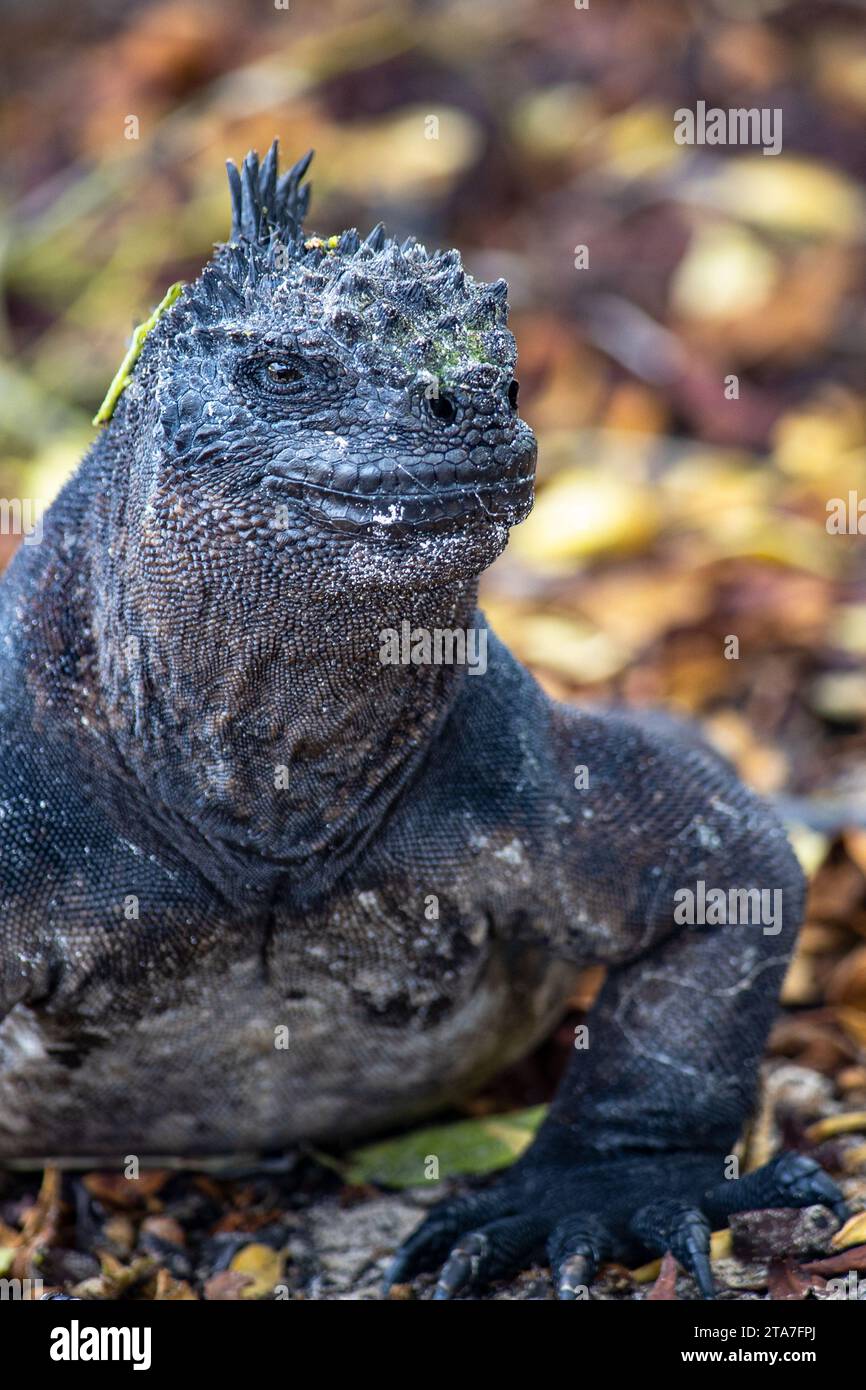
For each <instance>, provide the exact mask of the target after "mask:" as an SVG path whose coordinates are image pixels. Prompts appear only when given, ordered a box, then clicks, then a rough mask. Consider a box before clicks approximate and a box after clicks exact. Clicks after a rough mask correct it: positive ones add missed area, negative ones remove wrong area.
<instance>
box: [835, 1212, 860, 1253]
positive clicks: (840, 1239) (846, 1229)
mask: <svg viewBox="0 0 866 1390" xmlns="http://www.w3.org/2000/svg"><path fill="white" fill-rule="evenodd" d="M864 1241H866V1211H858V1212H857V1213H855V1215H854V1216H851V1217H849V1218H848V1220H847V1221H846V1222H845V1225H844V1226H843V1227H842V1229H841V1230H840V1231H837V1232H836V1234H835V1235H834V1237H833V1239H832V1240H831V1241H830V1244H831V1245H832V1246H833V1249H834V1250H847V1249H849V1247H850V1246H852V1245H861V1244H862V1243H863V1242H864ZM864 1248H866V1247H864Z"/></svg>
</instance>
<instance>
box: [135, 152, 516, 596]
mask: <svg viewBox="0 0 866 1390" xmlns="http://www.w3.org/2000/svg"><path fill="white" fill-rule="evenodd" d="M309 160H310V156H307V157H305V158H304V159H302V160H300V161H299V163H297V164H296V165H295V166H294V168H292V169H291V170H289V172H288V173H286V174H284V175H283V176H282V177H281V178H278V175H277V146H276V142H274V145H273V146H272V147H271V150H270V151H269V153H268V155H267V157H266V158H265V160H264V161H263V163H262V164H261V165H260V164H259V161H258V158H257V156H256V155H255V154H249V155H248V156H247V158H246V159H245V160H244V162H243V166H242V168H241V170H240V172H239V171H238V170H237V169H236V168H235V167H234V165H232V164H229V183H230V188H231V195H232V210H233V218H232V229H231V237H230V240H229V241H228V242H227V243H226V244H224V245H222V246H219V247H217V249H216V252H215V255H214V257H213V259H212V260H211V262H209V264H208V265H207V267H206V268H205V270H204V271H203V273H202V274H201V276H200V277H199V279H198V280H197V281H196V282H195V283H194V284H192V285H191V286H189V287H188V288H187V289H185V290H184V292H183V293H182V294H181V295H180V297H179V298H178V299H177V300H176V302H175V303H173V304H172V305H171V307H170V308H169V309H167V311H166V313H165V314H164V315H163V316H162V318H161V319H160V321H159V323H158V324H157V325H156V326H155V327H154V329H153V330H152V332H151V333H150V334H149V337H148V340H147V342H146V343H145V345H144V351H143V353H142V358H141V362H140V363H139V364H138V365H137V366H136V367H135V369H134V372H133V375H132V380H131V384H130V386H129V388H128V389H127V391H126V392H125V395H126V396H129V397H131V398H132V401H131V402H130V403H129V404H128V406H127V408H131V409H133V410H135V411H136V413H137V414H138V413H139V412H142V414H141V415H139V419H140V420H141V421H142V423H144V420H145V418H147V420H149V422H150V423H149V425H148V427H147V432H148V433H149V435H150V439H149V445H148V449H147V451H146V457H144V458H142V460H141V463H140V466H141V467H142V468H143V470H144V472H145V473H146V475H147V477H146V481H145V491H146V492H147V494H148V498H149V505H148V507H147V509H146V516H147V518H148V523H147V524H148V525H150V526H151V527H153V528H155V530H156V531H159V532H160V533H161V537H160V540H161V543H162V542H164V540H165V534H166V527H168V529H169V530H170V531H171V532H172V533H173V534H175V535H177V534H178V532H179V531H180V532H183V533H185V535H184V539H185V541H193V540H194V539H195V538H196V537H200V538H201V540H202V542H203V543H206V544H207V545H208V547H209V548H210V550H211V552H213V551H215V550H220V551H223V550H226V549H229V548H233V549H234V550H235V553H236V554H237V552H238V550H241V549H242V550H244V551H245V552H246V558H249V554H248V552H249V547H250V545H255V546H257V547H259V549H260V550H261V551H267V552H269V553H271V552H277V553H279V555H280V556H281V557H282V562H283V563H284V564H287V565H289V566H291V567H294V566H295V565H302V566H306V567H307V568H309V564H310V561H311V558H312V557H313V556H315V565H316V571H317V574H318V576H319V578H320V582H321V583H322V584H323V585H325V584H328V585H330V584H336V585H340V584H345V583H347V582H360V581H361V580H363V578H364V576H368V577H369V578H371V579H372V578H374V577H375V579H376V581H377V582H378V583H380V584H381V583H388V582H391V581H392V580H393V582H396V583H399V582H401V581H402V582H407V581H409V582H423V583H436V582H450V581H453V580H454V579H455V578H457V577H460V576H461V575H470V574H472V575H475V574H478V573H480V571H481V570H482V569H483V568H484V567H485V566H486V565H488V564H489V563H490V562H491V560H492V559H494V558H495V556H496V555H497V554H498V553H499V552H500V551H501V550H502V548H503V546H504V544H505V541H506V538H507V532H508V528H509V527H510V526H511V525H513V524H514V523H515V522H518V521H521V520H523V518H524V517H525V516H526V514H527V512H528V511H529V508H530V506H531V503H532V493H533V478H534V468H535V455H536V447H535V440H534V437H533V434H532V432H531V430H530V429H529V428H528V426H527V425H525V424H524V423H523V421H522V420H520V418H519V417H518V415H517V382H516V381H515V379H514V363H515V344H514V339H513V337H512V335H511V334H510V333H509V332H508V330H507V328H506V326H505V321H506V290H507V287H506V284H505V281H504V280H498V281H496V282H495V283H494V284H481V283H478V282H476V281H474V280H473V279H472V278H471V277H470V276H469V275H467V274H466V272H465V271H464V270H463V268H462V266H461V262H460V256H459V254H458V252H456V251H447V252H445V253H439V252H437V253H435V254H431V253H428V252H427V251H426V250H425V248H424V247H423V246H421V245H419V244H418V243H416V242H415V241H414V240H413V239H412V238H409V239H408V240H407V241H404V242H403V243H402V244H399V245H398V243H397V242H396V241H394V240H391V239H389V238H387V237H386V235H385V232H384V230H383V228H382V226H381V225H380V226H377V227H376V228H374V230H373V231H372V232H371V233H370V234H369V236H368V237H367V238H366V239H365V240H362V239H361V237H360V236H359V235H358V233H357V232H356V231H354V230H352V231H346V232H343V233H342V234H341V235H339V236H331V237H328V238H324V239H323V238H321V237H317V236H311V235H308V234H306V233H305V232H304V230H303V225H302V224H303V217H304V213H305V211H306V205H307V201H308V193H309V185H304V186H302V184H301V180H302V179H303V176H304V174H305V173H306V170H307V166H308V164H309Z"/></svg>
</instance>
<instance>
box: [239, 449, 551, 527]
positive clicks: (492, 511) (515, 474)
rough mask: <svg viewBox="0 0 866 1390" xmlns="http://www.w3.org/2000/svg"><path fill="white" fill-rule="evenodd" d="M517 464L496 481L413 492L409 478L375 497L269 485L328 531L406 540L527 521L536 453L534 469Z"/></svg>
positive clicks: (295, 484) (283, 479)
mask: <svg viewBox="0 0 866 1390" xmlns="http://www.w3.org/2000/svg"><path fill="white" fill-rule="evenodd" d="M518 463H519V461H516V462H515V464H514V465H513V466H509V468H508V470H507V474H506V475H505V476H503V477H500V478H499V479H497V480H495V481H479V482H478V483H475V484H471V485H464V486H454V485H452V486H450V487H440V488H435V489H431V488H429V487H427V488H425V487H423V486H421V485H419V484H416V486H415V487H414V488H412V487H411V486H410V484H411V481H412V480H411V479H406V478H404V479H402V482H403V483H404V484H405V486H400V487H397V486H395V487H393V488H390V489H383V490H382V491H381V492H377V493H373V494H361V493H358V492H348V491H342V490H340V489H337V488H332V487H327V486H325V485H323V484H320V483H317V482H314V481H312V480H311V479H309V478H304V479H301V478H293V477H290V476H283V475H281V474H272V475H270V476H269V477H268V478H267V479H266V482H267V483H268V484H269V485H270V486H271V487H272V488H273V489H274V491H275V492H277V493H279V494H282V495H284V496H287V497H291V498H294V499H296V500H297V501H299V502H300V503H302V504H303V506H304V507H305V508H306V509H307V510H308V511H310V512H312V513H313V514H314V515H315V516H316V518H317V520H318V521H319V522H320V523H321V524H323V525H324V526H326V527H327V528H329V529H333V530H336V531H346V532H351V533H354V534H357V535H371V536H376V537H383V536H384V537H385V538H387V537H388V536H391V537H392V538H394V539H401V540H402V539H406V538H408V537H411V536H412V535H413V534H415V533H416V532H420V533H429V532H440V533H441V532H453V531H458V530H460V529H462V528H464V527H469V526H477V525H479V524H480V525H484V524H485V523H486V522H495V523H498V524H500V525H505V526H507V527H511V526H516V525H517V524H518V522H521V521H524V520H525V519H526V517H527V516H528V515H529V511H530V509H531V507H532V502H533V489H534V481H535V468H534V455H533V457H532V459H531V466H529V467H527V466H526V465H525V464H524V466H523V467H522V469H520V468H518ZM386 471H387V470H383V475H384V473H385V472H386ZM397 477H399V475H398V474H396V473H395V479H396V478H397Z"/></svg>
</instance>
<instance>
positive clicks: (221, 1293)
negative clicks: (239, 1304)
mask: <svg viewBox="0 0 866 1390" xmlns="http://www.w3.org/2000/svg"><path fill="white" fill-rule="evenodd" d="M252 1282H253V1280H252V1278H251V1276H250V1275H248V1274H241V1273H240V1271H239V1270H236V1269H223V1270H220V1272H219V1274H212V1275H211V1277H210V1279H208V1280H207V1282H206V1283H205V1286H204V1296H205V1298H206V1299H208V1300H209V1302H212V1303H213V1302H228V1301H231V1302H236V1301H239V1300H240V1299H241V1297H242V1296H243V1294H242V1290H243V1289H245V1288H247V1286H248V1285H249V1284H252Z"/></svg>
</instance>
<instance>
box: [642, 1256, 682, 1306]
mask: <svg viewBox="0 0 866 1390" xmlns="http://www.w3.org/2000/svg"><path fill="white" fill-rule="evenodd" d="M676 1296H677V1262H676V1260H675V1259H674V1257H673V1255H672V1254H671V1252H670V1250H666V1251H665V1253H664V1255H663V1256H662V1262H661V1265H660V1267H659V1275H658V1278H657V1279H656V1281H655V1283H654V1284H653V1286H652V1288H651V1289H650V1291H649V1293H648V1294H647V1299H652V1300H654V1301H660V1302H665V1303H670V1302H673V1301H674V1300H675V1299H676Z"/></svg>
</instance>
